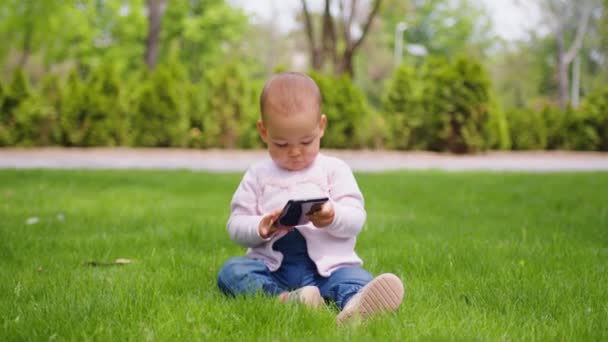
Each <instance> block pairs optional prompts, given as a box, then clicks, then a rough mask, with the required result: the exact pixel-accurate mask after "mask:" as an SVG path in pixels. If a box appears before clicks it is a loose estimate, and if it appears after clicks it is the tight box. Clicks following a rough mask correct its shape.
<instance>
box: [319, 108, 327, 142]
mask: <svg viewBox="0 0 608 342" xmlns="http://www.w3.org/2000/svg"><path fill="white" fill-rule="evenodd" d="M326 126H327V117H326V116H325V114H321V120H319V129H321V137H323V134H325V127H326Z"/></svg>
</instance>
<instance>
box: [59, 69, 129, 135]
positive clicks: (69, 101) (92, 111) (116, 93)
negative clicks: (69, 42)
mask: <svg viewBox="0 0 608 342" xmlns="http://www.w3.org/2000/svg"><path fill="white" fill-rule="evenodd" d="M125 91H126V88H124V87H123V86H122V83H121V80H120V78H119V72H118V70H117V68H116V66H115V65H113V64H111V63H104V64H101V65H100V66H98V67H96V68H94V69H93V70H92V72H91V74H90V75H89V76H88V77H87V78H86V79H85V80H84V81H82V80H81V79H80V77H79V75H78V73H77V72H76V71H74V72H72V73H71V74H70V76H69V79H68V82H67V85H66V87H65V92H64V93H63V96H62V99H61V106H60V108H61V118H60V121H61V127H62V130H63V132H64V138H65V140H66V141H65V142H66V143H67V144H68V145H71V146H120V145H127V144H128V143H129V114H128V107H127V104H126V98H125V93H124V92H125Z"/></svg>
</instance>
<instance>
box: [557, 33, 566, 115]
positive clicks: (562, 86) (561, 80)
mask: <svg viewBox="0 0 608 342" xmlns="http://www.w3.org/2000/svg"><path fill="white" fill-rule="evenodd" d="M557 54H558V69H557V73H558V74H557V77H558V84H559V107H560V108H561V109H562V110H563V109H566V106H567V105H568V61H567V60H566V52H565V48H564V34H563V32H562V31H561V30H560V31H558V32H557Z"/></svg>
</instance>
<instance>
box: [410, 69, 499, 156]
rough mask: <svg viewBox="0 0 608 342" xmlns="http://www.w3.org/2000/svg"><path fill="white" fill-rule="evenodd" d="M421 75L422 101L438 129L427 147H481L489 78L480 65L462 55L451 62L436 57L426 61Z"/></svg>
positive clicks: (460, 150)
mask: <svg viewBox="0 0 608 342" xmlns="http://www.w3.org/2000/svg"><path fill="white" fill-rule="evenodd" d="M424 78H425V82H424V88H423V92H422V102H423V103H424V108H425V110H426V111H427V113H429V115H431V116H433V118H432V119H431V125H432V127H434V128H437V129H439V131H438V134H437V136H436V138H437V139H433V141H431V144H430V146H429V147H430V149H432V150H447V151H450V152H456V153H464V152H474V151H478V150H482V149H483V148H484V147H485V146H486V143H485V137H484V129H485V126H486V124H487V120H488V118H489V109H490V108H489V107H490V81H489V78H488V76H487V73H486V71H485V69H484V68H483V67H482V65H481V64H480V63H479V62H477V61H474V60H472V59H470V58H465V57H460V58H457V59H456V61H455V62H454V63H448V62H447V61H445V60H443V61H442V60H441V59H438V60H437V61H431V62H429V63H428V64H427V67H426V68H425V75H424ZM437 125H438V127H437Z"/></svg>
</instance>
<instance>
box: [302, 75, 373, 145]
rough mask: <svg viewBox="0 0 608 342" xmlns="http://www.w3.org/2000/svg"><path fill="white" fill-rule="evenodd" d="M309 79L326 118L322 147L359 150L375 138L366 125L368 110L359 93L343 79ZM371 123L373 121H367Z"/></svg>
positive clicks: (332, 77) (348, 79)
mask: <svg viewBox="0 0 608 342" xmlns="http://www.w3.org/2000/svg"><path fill="white" fill-rule="evenodd" d="M310 76H311V77H312V79H314V80H315V82H317V84H318V85H319V88H320V89H321V94H322V97H323V103H322V106H321V110H322V111H323V113H324V114H325V115H326V116H327V127H326V129H325V136H324V137H323V140H322V145H323V146H324V147H329V148H345V147H351V148H360V147H363V146H364V144H365V143H366V142H367V141H369V140H370V139H372V140H373V139H374V138H375V137H372V136H370V134H373V131H374V130H373V129H372V130H370V131H368V130H367V129H368V128H369V127H365V126H364V124H365V123H366V122H367V123H370V121H369V119H370V116H371V113H370V110H369V108H368V105H367V103H366V100H365V96H364V95H363V93H362V92H361V91H360V90H359V89H357V88H356V87H355V86H354V85H353V83H352V82H351V79H350V78H349V77H348V76H347V75H342V76H332V75H325V74H320V73H311V74H310ZM371 122H374V121H371Z"/></svg>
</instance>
